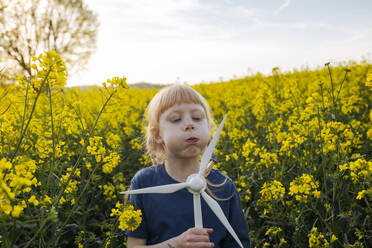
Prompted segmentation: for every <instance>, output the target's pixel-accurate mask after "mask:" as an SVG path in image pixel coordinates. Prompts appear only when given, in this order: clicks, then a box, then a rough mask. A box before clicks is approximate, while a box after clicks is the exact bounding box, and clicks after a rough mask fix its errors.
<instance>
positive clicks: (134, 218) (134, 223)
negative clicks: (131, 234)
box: [110, 202, 142, 231]
mask: <svg viewBox="0 0 372 248" xmlns="http://www.w3.org/2000/svg"><path fill="white" fill-rule="evenodd" d="M141 215H142V213H141V210H134V207H133V205H126V206H124V205H123V204H120V202H117V203H116V205H115V208H113V209H111V214H110V216H119V228H120V229H121V230H123V231H124V230H130V231H133V230H135V229H137V228H138V227H139V225H140V224H141V221H142V217H141Z"/></svg>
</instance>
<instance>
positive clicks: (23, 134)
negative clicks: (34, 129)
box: [10, 68, 52, 173]
mask: <svg viewBox="0 0 372 248" xmlns="http://www.w3.org/2000/svg"><path fill="white" fill-rule="evenodd" d="M51 70H52V68H49V70H48V72H47V74H46V76H45V78H44V80H43V82H42V83H41V86H40V89H39V91H38V92H37V95H36V97H35V100H34V102H33V104H32V109H31V113H30V117H29V118H28V121H27V124H26V126H25V128H24V129H23V130H22V132H21V136H20V137H19V140H18V143H17V147H16V149H15V151H14V153H13V155H12V157H11V159H10V162H11V163H12V162H13V160H14V158H15V157H16V155H17V153H18V150H19V148H20V146H21V143H22V140H23V137H24V136H25V133H26V131H27V128H28V126H29V125H30V122H31V119H32V116H33V114H34V111H35V108H36V103H37V100H38V99H39V96H40V94H41V91H42V90H43V87H44V84H45V82H46V80H47V79H48V76H49V73H50V71H51ZM12 166H13V173H15V167H14V164H12Z"/></svg>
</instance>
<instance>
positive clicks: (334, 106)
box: [327, 63, 336, 110]
mask: <svg viewBox="0 0 372 248" xmlns="http://www.w3.org/2000/svg"><path fill="white" fill-rule="evenodd" d="M327 68H328V72H329V77H330V79H331V90H332V92H331V93H332V103H333V110H336V103H335V95H334V89H333V78H332V72H331V68H330V67H329V63H327Z"/></svg>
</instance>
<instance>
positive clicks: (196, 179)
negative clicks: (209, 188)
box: [186, 174, 206, 193]
mask: <svg viewBox="0 0 372 248" xmlns="http://www.w3.org/2000/svg"><path fill="white" fill-rule="evenodd" d="M186 182H188V183H189V184H190V186H189V190H190V191H191V192H192V193H200V192H201V191H202V190H203V189H205V187H206V182H205V178H204V177H202V176H200V175H199V174H192V175H190V176H189V177H188V178H187V180H186Z"/></svg>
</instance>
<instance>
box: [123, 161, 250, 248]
mask: <svg viewBox="0 0 372 248" xmlns="http://www.w3.org/2000/svg"><path fill="white" fill-rule="evenodd" d="M207 179H208V180H209V181H210V182H211V183H212V184H220V183H223V182H224V181H225V179H227V182H226V183H225V184H224V185H223V186H222V187H216V188H214V187H211V186H208V187H209V188H210V189H211V190H212V192H213V194H214V195H215V196H216V197H218V198H222V199H227V200H222V201H217V202H218V203H219V205H220V207H221V208H222V210H223V212H224V214H225V216H226V218H227V219H228V220H229V222H230V224H231V226H232V228H233V229H234V231H235V233H236V234H237V235H238V237H239V239H240V241H241V242H242V243H243V246H244V248H247V247H250V241H249V236H248V227H247V224H246V222H245V219H244V215H243V211H242V207H241V204H240V199H239V195H238V191H237V190H236V188H235V185H234V184H233V182H232V181H231V180H230V179H229V178H228V177H227V176H226V175H224V174H222V173H221V172H220V171H219V170H215V169H213V170H212V171H211V173H210V174H209V176H208V178H207ZM173 183H178V182H177V181H176V180H174V179H173V178H171V177H170V176H169V175H168V173H167V172H166V170H165V167H164V164H158V165H155V166H151V167H147V168H144V169H142V170H140V171H139V172H137V174H136V175H135V176H134V177H133V179H132V184H131V189H140V188H146V187H152V186H159V185H165V184H173ZM129 200H130V201H131V202H132V203H133V205H134V207H135V208H136V209H140V210H141V211H142V223H141V225H140V226H139V228H138V229H136V230H135V231H133V232H131V231H128V230H127V231H126V232H125V233H126V235H128V236H131V237H136V238H141V239H146V244H147V245H153V244H158V243H161V242H163V241H166V240H168V239H171V238H173V237H175V236H178V235H180V234H182V233H183V232H185V231H187V230H188V229H189V228H192V227H194V226H195V224H194V207H193V195H192V194H191V193H190V192H189V191H188V190H187V189H182V190H179V191H177V192H175V193H171V194H138V195H130V196H129ZM201 205H202V216H203V227H205V228H213V233H212V234H210V239H211V242H213V243H214V244H215V248H234V247H239V245H238V243H237V242H236V241H235V240H234V238H233V237H232V236H231V235H230V233H229V232H228V231H227V230H226V228H225V226H224V225H223V224H222V223H221V222H220V220H219V219H218V218H217V216H216V215H215V214H214V213H213V212H212V210H211V209H210V208H209V206H208V205H207V204H206V202H205V201H204V199H203V198H202V197H201Z"/></svg>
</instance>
